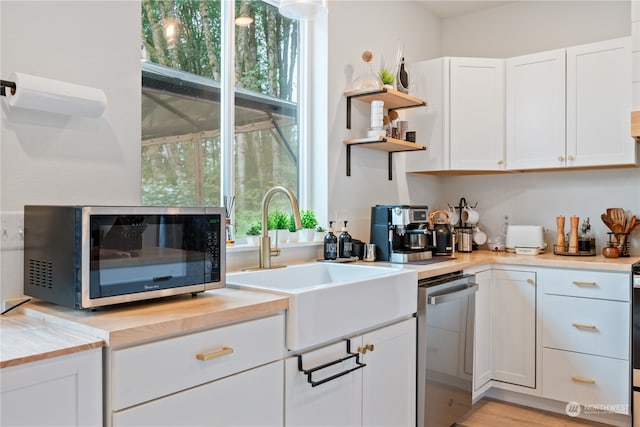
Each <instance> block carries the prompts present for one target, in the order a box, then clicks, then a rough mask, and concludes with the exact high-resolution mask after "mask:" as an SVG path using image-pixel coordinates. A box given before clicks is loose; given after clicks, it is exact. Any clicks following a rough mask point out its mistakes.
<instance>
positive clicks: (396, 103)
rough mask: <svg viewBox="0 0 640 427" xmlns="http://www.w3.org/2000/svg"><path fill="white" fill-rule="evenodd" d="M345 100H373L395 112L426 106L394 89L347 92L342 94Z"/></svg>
mask: <svg viewBox="0 0 640 427" xmlns="http://www.w3.org/2000/svg"><path fill="white" fill-rule="evenodd" d="M344 96H346V97H347V98H357V99H358V100H360V101H363V102H371V101H375V100H378V99H379V100H382V101H384V108H387V109H390V110H397V109H399V108H410V107H422V106H425V105H427V103H426V102H425V101H423V100H422V99H419V98H416V97H414V96H411V95H407V94H406V93H402V92H400V91H398V90H395V89H390V88H386V87H384V86H381V87H379V88H373V89H372V88H367V89H357V90H347V91H345V92H344Z"/></svg>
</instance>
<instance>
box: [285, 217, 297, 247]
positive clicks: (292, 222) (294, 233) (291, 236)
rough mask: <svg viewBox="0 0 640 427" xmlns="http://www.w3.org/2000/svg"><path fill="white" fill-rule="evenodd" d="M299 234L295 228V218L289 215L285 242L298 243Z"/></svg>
mask: <svg viewBox="0 0 640 427" xmlns="http://www.w3.org/2000/svg"><path fill="white" fill-rule="evenodd" d="M298 240H299V236H298V230H296V220H295V218H294V217H293V215H290V216H289V239H288V240H287V242H289V243H298Z"/></svg>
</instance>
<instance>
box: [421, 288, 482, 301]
mask: <svg viewBox="0 0 640 427" xmlns="http://www.w3.org/2000/svg"><path fill="white" fill-rule="evenodd" d="M478 287H479V285H478V284H477V283H468V284H466V285H465V286H463V287H461V288H456V289H455V290H454V291H453V292H448V293H445V294H439V295H433V296H427V304H429V305H437V304H443V303H445V302H450V301H454V300H457V299H461V298H466V297H468V296H469V295H472V294H474V293H476V292H477V291H478Z"/></svg>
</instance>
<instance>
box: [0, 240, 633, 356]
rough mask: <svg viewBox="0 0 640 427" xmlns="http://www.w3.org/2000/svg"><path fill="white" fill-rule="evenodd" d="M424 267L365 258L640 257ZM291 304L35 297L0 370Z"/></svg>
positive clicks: (6, 323) (619, 267) (622, 261)
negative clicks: (106, 304)
mask: <svg viewBox="0 0 640 427" xmlns="http://www.w3.org/2000/svg"><path fill="white" fill-rule="evenodd" d="M436 259H437V260H438V261H439V262H432V263H429V262H427V263H426V264H390V263H386V262H376V263H366V264H368V265H378V266H386V267H394V268H410V269H412V270H416V271H417V272H418V279H424V278H428V277H432V276H436V275H439V274H445V273H451V272H454V271H458V270H465V269H471V268H475V267H482V266H485V265H486V266H491V265H492V266H494V267H500V266H509V265H514V266H530V267H543V268H544V267H546V268H568V269H587V270H600V271H612V272H624V273H630V272H631V265H632V264H633V263H635V262H638V261H640V257H628V258H611V259H609V258H605V257H603V256H602V255H597V256H590V257H569V256H559V255H554V254H553V253H547V254H542V255H515V254H509V253H505V252H491V251H476V252H473V253H456V254H455V259H446V260H443V259H444V258H443V257H436ZM288 306H289V302H288V299H287V297H284V296H280V295H272V294H268V293H261V292H252V291H245V290H240V289H231V288H223V289H216V290H212V291H208V292H205V293H202V294H199V295H198V296H196V297H191V296H190V295H182V296H176V297H170V298H166V299H159V300H154V301H147V302H143V303H132V304H127V305H121V306H116V307H113V308H107V309H98V310H96V311H80V310H72V309H68V308H64V307H61V306H58V305H55V304H50V303H47V302H43V301H38V300H34V301H31V302H29V303H27V304H25V305H23V306H21V307H20V308H19V310H20V311H19V312H18V310H16V313H12V314H8V315H4V316H1V317H0V327H1V331H0V367H2V368H4V367H9V366H13V365H17V364H22V363H27V362H33V361H36V360H41V359H45V358H48V357H55V356H59V355H63V354H69V353H74V352H77V351H83V350H88V349H91V348H95V347H101V346H110V347H121V346H127V345H133V344H136V343H142V342H145V341H151V340H155V339H160V338H164V337H170V336H175V335H179V334H182V333H185V332H192V331H196V330H199V329H206V328H212V327H217V326H222V325H224V324H228V323H232V322H239V321H243V320H248V319H251V318H255V317H261V316H266V315H269V314H272V313H276V312H279V311H282V310H286V309H287V308H288Z"/></svg>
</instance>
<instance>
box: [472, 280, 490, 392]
mask: <svg viewBox="0 0 640 427" xmlns="http://www.w3.org/2000/svg"><path fill="white" fill-rule="evenodd" d="M475 275H476V283H477V284H478V285H479V287H478V292H476V307H475V332H474V339H475V342H474V346H473V348H474V357H473V389H474V390H479V389H481V388H482V387H483V386H484V385H485V384H487V383H488V382H489V381H491V379H492V378H493V370H492V366H491V270H485V271H479V272H477V273H475Z"/></svg>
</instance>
